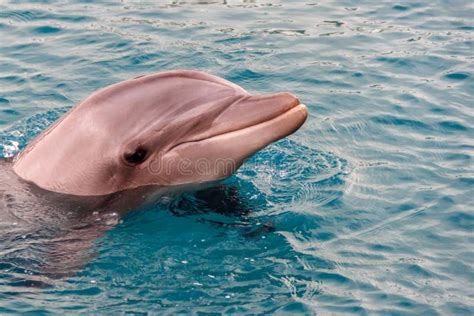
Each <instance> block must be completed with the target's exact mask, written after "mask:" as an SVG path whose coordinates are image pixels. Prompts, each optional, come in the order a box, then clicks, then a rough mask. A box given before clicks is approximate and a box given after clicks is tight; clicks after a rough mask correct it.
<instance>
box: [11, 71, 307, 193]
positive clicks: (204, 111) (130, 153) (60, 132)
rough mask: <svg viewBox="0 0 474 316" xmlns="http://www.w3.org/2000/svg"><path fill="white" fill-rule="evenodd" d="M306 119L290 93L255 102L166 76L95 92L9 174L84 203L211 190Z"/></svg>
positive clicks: (215, 83) (224, 87)
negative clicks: (150, 190) (166, 189)
mask: <svg viewBox="0 0 474 316" xmlns="http://www.w3.org/2000/svg"><path fill="white" fill-rule="evenodd" d="M306 117H307V109H306V107H305V106H304V105H302V104H300V102H299V101H298V99H297V98H296V97H294V96H293V95H291V94H289V93H277V94H272V95H264V96H252V95H250V94H249V93H248V92H246V91H245V90H244V89H242V88H241V87H239V86H237V85H235V84H233V83H231V82H229V81H226V80H224V79H221V78H219V77H216V76H212V75H209V74H206V73H203V72H199V71H189V70H178V71H168V72H162V73H157V74H153V75H147V76H142V77H138V78H135V79H131V80H127V81H123V82H120V83H117V84H114V85H111V86H108V87H106V88H104V89H101V90H99V91H97V92H95V93H94V94H92V95H91V96H89V97H88V98H87V99H85V100H84V101H83V102H82V103H80V104H79V105H77V106H76V107H74V108H73V109H72V110H71V111H69V112H68V113H67V114H65V115H64V116H63V117H62V118H60V119H59V120H58V121H57V122H56V123H54V124H53V125H52V126H51V127H49V128H48V129H47V130H46V131H44V132H43V133H42V134H40V135H39V136H38V137H37V138H36V139H35V140H34V141H33V142H32V143H31V144H29V145H28V146H27V147H26V149H25V150H24V151H23V152H22V153H20V154H19V155H18V156H17V158H16V159H15V160H14V163H13V170H14V172H15V173H16V174H17V175H18V176H19V177H20V178H22V179H23V180H26V181H27V182H30V183H34V184H35V185H37V186H38V187H40V188H42V189H45V190H48V191H53V192H57V193H65V194H70V195H78V196H101V195H108V194H111V193H115V192H119V191H123V190H128V189H135V188H140V187H145V186H172V185H181V184H187V183H196V182H207V181H213V180H218V179H222V178H225V177H228V176H230V175H231V174H232V173H233V172H234V171H235V170H236V169H237V168H238V167H239V166H240V165H241V164H242V163H243V162H244V160H245V159H246V158H247V157H249V156H251V155H252V154H254V153H255V152H256V151H258V150H260V149H262V148H263V147H265V146H267V145H268V144H270V143H272V142H274V141H276V140H278V139H281V138H283V137H286V136H287V135H289V134H291V133H293V132H295V131H296V130H297V129H298V128H299V127H300V126H301V125H302V124H303V123H304V121H305V119H306Z"/></svg>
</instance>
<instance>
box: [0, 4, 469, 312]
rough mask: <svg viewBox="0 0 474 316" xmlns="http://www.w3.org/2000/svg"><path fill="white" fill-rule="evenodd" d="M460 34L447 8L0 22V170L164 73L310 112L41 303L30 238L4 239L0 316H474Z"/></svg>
mask: <svg viewBox="0 0 474 316" xmlns="http://www.w3.org/2000/svg"><path fill="white" fill-rule="evenodd" d="M473 17H474V5H473V4H472V2H471V1H463V0H459V1H455V0H452V1H448V0H446V1H423V2H420V1H411V2H405V1H401V2H388V1H364V2H355V1H314V2H303V1H281V2H278V1H271V2H270V1H194V2H193V1H189V2H185V1H169V2H160V3H159V4H157V3H148V4H138V3H136V2H128V1H123V2H120V3H115V4H111V3H108V4H96V3H92V2H90V3H89V2H84V3H80V4H75V5H71V4H54V3H48V2H35V3H33V4H0V155H3V156H11V155H13V154H14V153H15V152H17V150H18V148H22V147H24V146H25V145H26V144H27V143H28V141H29V140H31V138H32V137H33V136H34V135H36V134H37V133H39V132H40V131H42V130H43V129H44V128H45V127H46V126H48V125H49V124H51V123H52V122H53V121H54V120H55V119H56V118H57V117H58V116H59V115H61V114H62V113H63V112H64V111H66V110H67V109H69V108H70V107H71V106H73V105H74V104H75V103H77V102H79V101H80V100H82V99H83V98H85V97H86V96H87V95H89V94H90V93H92V92H93V91H95V90H96V89H98V88H100V87H103V86H105V85H108V84H111V83H115V82H118V81H121V80H125V79H128V78H131V77H135V76H137V75H140V74H145V73H151V72H156V71H161V70H166V69H175V68H195V69H202V70H205V71H208V72H211V73H213V74H216V75H219V76H222V77H224V78H226V79H229V80H231V81H233V82H235V83H237V84H239V85H241V86H243V87H244V88H245V89H247V90H248V91H250V92H252V93H271V92H277V91H291V92H293V93H294V94H296V95H298V96H299V97H300V99H301V101H302V102H303V103H305V104H307V105H308V108H309V110H310V117H309V119H308V121H307V122H306V124H305V125H304V126H303V128H302V129H301V130H299V131H298V132H297V133H296V134H294V135H292V136H291V137H290V138H289V139H285V140H282V141H280V142H278V143H276V144H273V145H272V146H270V147H268V148H267V149H265V150H263V151H262V152H260V153H258V154H256V155H255V156H254V157H253V158H252V159H251V160H250V161H249V162H248V163H247V164H246V165H245V166H244V167H242V168H241V169H240V170H239V172H238V173H237V174H236V175H235V176H233V177H231V178H230V179H228V180H227V181H225V182H224V183H223V184H221V185H219V186H216V187H215V188H211V189H207V190H203V191H201V192H197V193H187V194H183V195H181V196H179V197H174V198H172V199H169V200H168V201H165V202H163V203H160V204H157V205H156V206H155V207H148V208H146V209H142V210H137V211H136V212H133V213H130V214H128V215H127V216H125V217H124V218H123V219H122V220H121V221H120V222H119V224H118V225H117V226H116V227H115V228H114V229H112V230H110V231H108V232H107V233H106V234H105V235H104V236H102V237H101V238H99V239H98V240H96V242H95V246H94V247H93V249H92V250H91V251H93V252H94V255H93V256H92V258H91V259H90V261H89V262H88V263H87V264H86V266H85V267H84V268H82V269H81V270H80V272H78V273H77V274H75V275H73V276H71V277H69V278H66V279H62V280H56V281H54V283H53V285H52V286H47V287H34V286H30V285H28V284H26V283H25V282H21V280H23V279H27V276H28V275H30V274H32V272H31V271H30V270H29V269H28V264H26V263H24V260H23V259H25V258H24V257H22V256H23V255H21V254H23V253H24V251H23V252H22V251H17V250H18V249H16V248H15V247H20V246H19V245H21V244H20V241H21V237H24V239H26V240H27V241H28V240H29V239H31V238H32V237H28V236H17V238H16V239H15V238H13V239H11V238H10V239H8V238H2V239H1V241H0V242H1V243H2V245H1V246H0V314H4V313H9V312H13V311H17V312H21V313H26V312H31V313H47V312H52V313H61V312H63V311H64V310H66V311H68V312H82V313H110V314H115V313H118V312H120V313H125V314H126V313H131V314H134V313H143V312H147V311H151V312H152V313H163V312H166V313H170V314H174V313H178V312H184V313H190V312H196V313H197V312H202V313H219V312H225V313H232V312H234V313H269V312H278V313H281V314H285V313H296V312H299V313H305V314H312V313H320V314H329V313H354V314H417V315H418V314H422V313H424V314H430V315H432V314H450V315H454V314H457V315H470V314H473V313H474V290H473V288H474V266H473V262H474V250H473V249H474V207H473V203H474V162H473V159H474V80H473V76H474V66H473V65H474V18H473ZM0 226H1V225H0ZM2 230H3V231H2V232H0V236H1V235H2V234H3V235H5V234H6V235H8V231H7V230H8V227H7V228H5V227H2ZM12 240H15V242H13V241H12ZM27 241H25V243H26V242H27ZM28 242H29V243H28V244H26V245H27V246H28V247H33V248H34V246H35V245H36V244H35V243H34V240H33V241H32V240H29V241H28ZM27 246H24V245H23V246H21V247H27ZM22 249H23V250H24V248H22ZM36 260H40V261H41V258H36Z"/></svg>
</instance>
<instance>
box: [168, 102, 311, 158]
mask: <svg viewBox="0 0 474 316" xmlns="http://www.w3.org/2000/svg"><path fill="white" fill-rule="evenodd" d="M275 96H281V97H282V98H284V99H286V100H284V101H286V102H279V104H277V105H276V106H274V105H270V106H267V108H266V109H265V110H264V111H260V113H254V114H258V115H255V116H253V117H252V118H251V119H250V120H248V121H245V122H242V121H240V122H239V120H237V122H239V123H240V124H239V125H238V126H231V127H227V128H225V129H223V130H220V131H218V132H215V133H212V134H211V133H206V134H207V135H202V136H201V137H196V138H193V139H188V140H185V141H182V142H180V143H178V144H176V145H174V146H172V147H171V148H169V149H168V150H167V152H171V151H173V150H176V149H179V147H182V146H185V145H191V144H198V143H204V142H211V141H222V140H224V139H227V140H229V141H231V140H235V139H238V138H240V139H245V138H248V137H255V138H260V139H261V142H262V145H261V146H258V147H259V148H258V150H259V149H261V148H263V147H265V146H267V145H268V144H269V143H272V142H274V141H277V140H279V139H281V138H284V137H286V136H288V135H290V134H292V133H294V132H295V131H296V130H298V129H299V128H300V127H301V125H303V123H304V122H305V120H306V118H307V116H308V109H307V107H306V105H304V104H302V103H300V101H299V100H298V99H297V98H296V97H294V96H293V95H291V94H289V93H281V94H277V95H273V96H270V97H272V98H274V97H275ZM249 99H251V98H249ZM251 101H253V100H251ZM270 101H272V100H270ZM244 107H245V106H244ZM244 107H239V106H238V105H237V106H236V107H235V108H234V109H233V111H230V113H229V112H225V111H224V112H223V115H222V116H223V117H221V118H220V119H221V120H224V121H225V119H226V118H229V117H232V116H238V115H237V114H238V113H236V112H238V111H244V110H245V109H244ZM229 109H232V106H230V107H229ZM217 120H219V118H218V119H217ZM232 122H233V121H232ZM222 125H224V124H222ZM218 130H219V128H218ZM252 151H254V150H252Z"/></svg>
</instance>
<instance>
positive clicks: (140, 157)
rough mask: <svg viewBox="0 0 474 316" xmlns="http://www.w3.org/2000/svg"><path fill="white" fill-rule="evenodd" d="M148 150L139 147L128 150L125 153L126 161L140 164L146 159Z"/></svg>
mask: <svg viewBox="0 0 474 316" xmlns="http://www.w3.org/2000/svg"><path fill="white" fill-rule="evenodd" d="M146 156H147V151H146V149H145V148H142V147H138V148H137V149H135V151H134V152H128V153H125V154H124V155H123V157H124V159H125V161H126V162H128V163H129V164H132V165H138V164H140V163H142V162H143V161H145V158H146Z"/></svg>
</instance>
